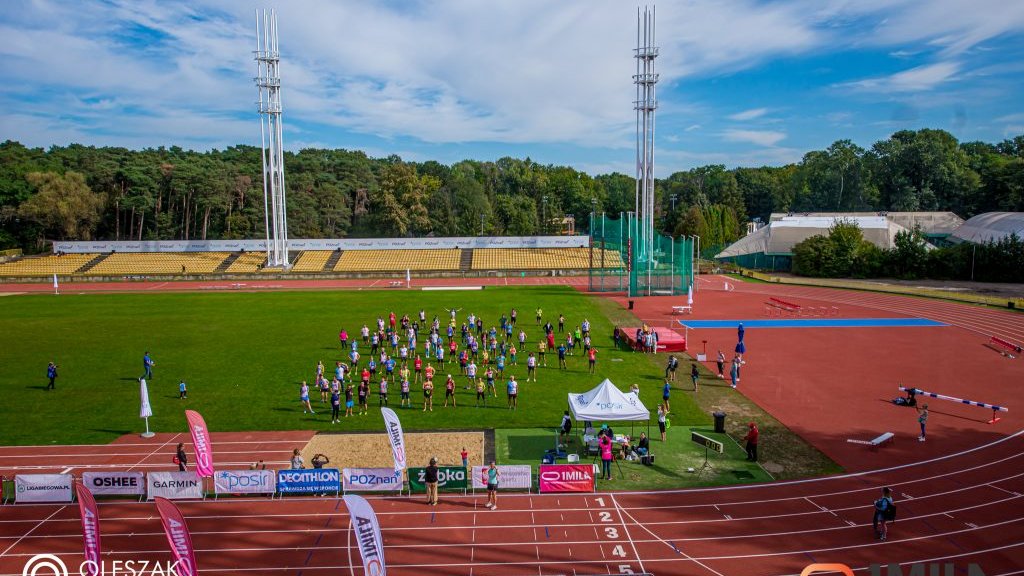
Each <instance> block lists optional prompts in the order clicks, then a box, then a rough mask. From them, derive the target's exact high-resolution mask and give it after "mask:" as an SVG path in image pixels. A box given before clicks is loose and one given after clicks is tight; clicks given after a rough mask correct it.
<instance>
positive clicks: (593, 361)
mask: <svg viewBox="0 0 1024 576" xmlns="http://www.w3.org/2000/svg"><path fill="white" fill-rule="evenodd" d="M587 360H588V361H589V362H590V373H591V374H593V373H594V367H595V366H596V365H597V348H591V349H590V350H588V351H587Z"/></svg>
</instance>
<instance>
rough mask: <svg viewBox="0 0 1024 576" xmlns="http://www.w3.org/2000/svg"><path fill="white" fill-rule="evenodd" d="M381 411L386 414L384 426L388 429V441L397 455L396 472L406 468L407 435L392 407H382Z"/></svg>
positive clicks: (383, 414) (392, 451)
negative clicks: (403, 431) (404, 433)
mask: <svg viewBox="0 0 1024 576" xmlns="http://www.w3.org/2000/svg"><path fill="white" fill-rule="evenodd" d="M380 413H381V415H382V416H384V427H385V428H386V429H387V433H388V442H390V444H391V453H392V454H393V455H394V457H395V472H400V471H402V470H405V466H406V462H405V436H404V435H403V434H402V423H401V422H400V421H399V420H398V414H395V411H394V410H392V409H391V408H381V409H380Z"/></svg>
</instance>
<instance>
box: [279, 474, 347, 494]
mask: <svg viewBox="0 0 1024 576" xmlns="http://www.w3.org/2000/svg"><path fill="white" fill-rule="evenodd" d="M277 491H278V492H280V493H281V494H311V493H327V492H334V493H338V492H340V491H341V472H340V471H339V470H338V469H337V468H313V469H312V470H278V471H277Z"/></svg>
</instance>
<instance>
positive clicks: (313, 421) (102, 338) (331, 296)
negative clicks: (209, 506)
mask: <svg viewBox="0 0 1024 576" xmlns="http://www.w3.org/2000/svg"><path fill="white" fill-rule="evenodd" d="M537 306H540V307H541V308H542V309H543V310H544V316H545V319H551V321H552V323H557V317H558V314H559V313H562V314H564V315H565V317H566V319H567V328H568V327H569V326H572V327H575V326H576V324H577V323H579V322H580V321H582V320H583V318H588V319H589V320H590V322H591V324H592V334H593V341H594V343H595V345H596V346H597V347H598V349H599V356H598V359H599V360H598V370H597V374H595V375H590V374H588V373H587V363H586V360H585V358H584V357H583V356H582V354H580V353H577V354H576V355H575V356H572V357H570V358H569V359H568V368H569V369H568V370H564V371H559V370H558V369H557V368H556V366H557V360H556V357H555V355H553V354H550V353H549V354H548V367H547V368H543V367H542V368H540V369H539V380H540V381H539V382H538V383H533V382H530V383H526V382H525V376H526V368H525V361H524V358H525V354H522V353H521V354H520V366H519V367H518V368H517V367H512V369H511V372H512V373H515V374H516V376H517V378H518V379H519V381H520V395H519V396H520V398H519V409H518V410H517V411H515V412H512V411H509V410H507V409H506V408H505V399H504V394H503V391H504V388H503V384H502V383H499V385H498V389H499V398H498V399H497V400H498V402H497V403H496V405H492V406H490V407H488V408H480V409H477V408H473V407H472V406H471V405H472V403H473V396H471V393H470V392H469V391H465V390H463V389H462V387H461V384H462V382H460V387H459V390H458V394H459V398H458V399H459V402H460V404H462V405H461V406H460V407H459V408H457V409H444V408H441V407H440V405H441V404H442V403H443V396H444V395H443V392H442V393H441V394H439V395H438V394H437V393H436V392H435V408H434V412H432V413H423V412H422V411H421V410H420V409H419V407H416V409H414V410H400V411H399V414H400V415H401V417H402V420H403V425H404V427H405V428H406V430H420V431H429V430H434V429H464V428H472V429H481V428H531V427H544V428H551V427H554V426H557V424H558V422H559V421H560V417H561V414H562V411H563V410H564V409H565V408H566V393H567V392H582V391H586V390H589V389H590V388H592V387H593V386H595V385H596V384H598V383H599V382H600V381H601V380H602V379H603V378H609V379H611V380H612V381H613V382H615V383H616V384H617V385H618V386H619V387H620V388H621V389H628V387H629V385H630V384H632V383H634V382H635V383H637V384H639V386H640V396H641V399H642V400H643V401H644V403H645V404H646V405H647V406H648V407H649V408H650V409H652V412H653V409H654V407H655V406H656V404H657V402H659V401H660V388H661V384H662V380H661V374H662V371H663V368H662V366H663V362H664V361H665V360H664V355H658V356H656V357H650V356H645V355H641V354H634V353H631V352H628V351H616V350H613V349H612V339H611V333H612V325H611V322H610V320H609V319H608V317H609V315H610V314H612V315H617V314H616V313H615V311H610V310H609V309H608V307H609V306H614V304H612V303H610V302H609V301H607V300H603V299H599V298H595V297H591V296H586V295H583V294H580V293H579V292H577V291H576V290H573V289H571V288H566V287H538V288H519V287H517V288H487V289H486V290H482V291H459V292H454V291H448V292H422V291H405V290H394V291H386V290H378V291H346V292H327V291H310V292H267V293H242V292H231V293H159V294H156V293H150V294H84V295H76V294H62V295H60V296H54V295H26V296H16V297H8V298H4V299H3V311H4V313H3V315H2V317H0V358H2V360H0V366H2V370H0V393H2V394H3V398H4V403H5V409H4V412H5V414H7V415H8V417H7V418H3V419H0V442H2V443H3V444H50V443H61V444H71V443H92V442H107V441H110V440H113V439H114V438H116V437H117V436H119V435H121V434H126V433H132V432H140V431H141V430H142V429H143V422H142V420H140V419H139V418H138V409H139V397H138V383H137V378H138V377H139V376H140V375H142V372H143V370H142V355H143V353H144V352H145V351H147V350H148V351H150V353H151V355H152V357H153V360H154V361H155V363H156V366H155V368H154V378H153V379H152V380H151V381H150V383H149V384H150V398H151V401H152V404H153V411H154V416H153V417H152V418H151V419H150V427H151V428H152V429H153V430H155V431H160V432H168V431H184V430H185V418H184V414H183V411H184V410H185V409H186V408H191V409H194V410H198V411H199V412H200V413H202V414H203V416H204V417H205V418H206V421H207V423H208V424H209V426H210V428H211V429H212V430H213V431H215V432H216V431H238V430H291V429H310V430H316V431H324V430H331V431H339V432H343V431H346V430H353V431H365V430H382V429H383V423H382V420H381V418H380V414H379V412H378V411H376V409H375V407H376V405H377V400H376V394H374V395H373V397H372V400H371V404H370V406H371V411H370V414H368V415H366V416H362V417H355V418H348V419H345V420H343V422H342V423H341V424H336V425H332V424H331V423H330V415H329V411H328V410H323V411H321V410H318V412H317V414H315V415H303V413H302V409H301V408H300V406H299V400H298V388H299V382H300V381H301V380H309V381H312V379H313V376H314V373H315V372H314V370H315V366H316V363H317V361H318V360H322V361H323V362H324V364H325V365H326V366H327V367H328V368H327V370H328V374H331V373H332V367H333V365H334V362H335V361H337V360H341V359H342V352H341V349H340V347H339V345H338V340H337V334H338V331H339V330H340V329H341V328H342V327H344V328H346V329H347V330H348V332H349V333H350V335H352V336H353V337H355V336H357V335H358V330H359V328H360V327H361V326H362V325H363V324H364V323H366V324H369V325H370V326H371V327H373V326H374V323H375V321H376V318H377V317H378V316H382V317H386V316H387V314H388V312H390V311H392V310H393V311H394V312H395V313H396V314H398V315H399V316H401V314H403V313H407V314H409V315H410V316H415V315H416V313H418V311H419V310H420V309H421V308H422V309H425V310H426V311H427V315H428V319H429V318H431V317H433V315H435V314H436V315H438V316H439V317H440V318H441V319H442V322H443V321H444V320H446V319H447V313H446V312H445V308H452V307H458V308H461V309H462V311H461V312H460V313H459V319H460V321H461V320H463V319H464V318H465V316H466V314H467V313H468V312H470V311H472V312H474V313H476V314H477V315H481V316H482V317H483V318H484V321H485V324H486V326H490V325H491V324H495V325H496V324H497V323H498V318H499V317H500V315H501V314H502V313H503V312H508V311H509V310H510V309H511V308H512V307H515V308H517V309H518V310H519V326H523V327H525V329H526V332H527V336H528V350H536V342H537V341H538V338H539V337H540V336H541V335H542V330H541V328H540V327H539V326H536V325H535V323H534V310H535V309H536V307H537ZM360 352H362V353H363V359H364V361H365V360H366V359H368V355H369V350H368V349H365V348H362V347H361V348H360ZM51 360H52V361H55V362H57V363H58V364H59V366H60V377H59V378H58V381H57V390H56V391H47V390H46V389H45V388H46V384H47V380H46V364H47V362H48V361H51ZM449 366H450V367H451V368H450V369H449V370H448V371H454V370H457V368H455V367H454V365H452V364H449ZM509 373H510V371H509V370H508V369H506V375H507V374H509ZM180 379H184V380H185V381H186V382H188V386H189V399H188V400H184V401H183V400H179V399H178V381H179V380H180ZM438 380H440V382H443V378H442V379H438ZM435 384H438V382H435ZM371 389H373V388H372V387H371ZM439 389H440V386H439ZM413 392H414V393H413V398H414V401H415V402H416V403H417V405H418V404H419V402H420V401H421V400H422V394H421V393H419V390H418V389H417V388H414V389H413ZM312 396H313V397H314V408H315V409H317V408H320V407H321V406H324V407H325V408H326V406H325V405H321V404H319V394H318V393H317V394H315V395H312ZM397 397H398V394H397V390H396V388H394V387H393V388H392V395H391V399H392V407H395V406H396V405H397V403H398V400H397ZM672 409H673V410H672V411H673V423H675V424H676V425H679V426H683V425H697V426H700V425H706V424H707V423H708V422H709V421H710V420H709V417H708V416H707V415H706V414H705V413H704V412H703V411H701V410H700V409H698V407H697V406H696V404H694V402H693V401H692V400H691V399H690V396H689V395H687V394H684V393H683V392H682V390H679V391H677V392H675V393H674V394H673V398H672ZM15 416H16V417H15Z"/></svg>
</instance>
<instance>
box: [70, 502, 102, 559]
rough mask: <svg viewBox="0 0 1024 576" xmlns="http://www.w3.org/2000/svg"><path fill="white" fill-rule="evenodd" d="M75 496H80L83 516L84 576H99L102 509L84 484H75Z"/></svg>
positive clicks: (80, 510) (80, 507)
mask: <svg viewBox="0 0 1024 576" xmlns="http://www.w3.org/2000/svg"><path fill="white" fill-rule="evenodd" d="M75 495H76V496H78V511H79V513H80V514H81V516H82V544H83V546H84V547H85V561H83V562H82V564H81V567H82V570H81V572H82V574H87V575H88V576H99V574H100V550H101V548H100V509H99V507H98V506H96V499H95V498H93V497H92V493H90V492H89V489H88V488H86V487H85V486H84V485H82V484H75Z"/></svg>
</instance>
